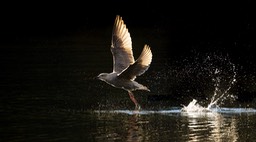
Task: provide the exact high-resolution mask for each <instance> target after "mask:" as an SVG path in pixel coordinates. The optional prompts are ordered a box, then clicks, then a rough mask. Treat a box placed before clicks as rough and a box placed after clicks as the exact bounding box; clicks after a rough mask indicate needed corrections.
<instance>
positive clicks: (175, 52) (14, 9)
mask: <svg viewBox="0 0 256 142" xmlns="http://www.w3.org/2000/svg"><path fill="white" fill-rule="evenodd" d="M1 7H2V8H1V15H0V16H1V17H0V18H1V19H0V20H1V26H0V35H1V43H0V50H1V53H0V55H1V63H2V70H1V72H2V73H1V74H2V75H1V78H2V83H1V84H2V86H5V85H4V84H6V82H7V84H8V83H9V84H11V83H13V82H14V81H15V80H17V78H19V79H20V80H24V79H26V78H27V76H24V77H22V76H23V75H24V74H23V73H24V72H26V69H24V68H21V67H20V66H22V65H23V64H26V65H27V63H28V62H30V63H31V62H32V63H33V61H32V60H35V59H36V56H38V55H40V52H42V51H43V52H42V55H41V56H39V57H40V58H41V57H43V55H45V56H48V52H49V53H50V52H58V49H50V50H49V49H47V54H46V52H45V51H44V50H42V49H40V48H39V49H38V47H45V46H47V45H51V46H53V45H59V44H65V43H66V42H68V41H70V40H69V38H72V37H79V36H83V35H87V36H88V37H93V38H94V39H97V36H99V35H100V36H103V37H104V36H106V37H108V38H109V40H108V41H106V43H109V42H110V34H109V31H111V30H109V29H111V28H112V25H113V21H114V18H115V16H116V15H117V14H119V15H121V16H122V17H123V19H124V20H125V23H126V24H127V26H128V28H129V30H130V32H131V33H132V36H134V37H136V34H135V32H134V33H133V29H136V30H138V29H142V30H143V29H150V30H145V32H144V31H143V32H144V34H145V38H144V39H145V42H147V43H151V45H152V47H157V45H159V43H162V42H165V43H166V44H165V46H161V49H159V50H158V49H152V50H153V52H154V55H158V54H159V55H160V54H163V53H160V52H161V51H164V55H163V56H166V57H172V58H176V59H181V58H184V56H187V57H188V56H191V54H192V53H191V52H192V51H196V52H204V53H209V52H219V53H222V54H228V55H229V56H230V58H231V59H232V61H233V62H234V63H235V64H236V65H238V70H239V76H240V82H238V85H237V86H238V87H237V89H236V91H237V92H239V93H238V94H239V95H240V97H239V100H240V101H242V102H243V101H251V100H252V99H253V98H254V97H255V92H256V87H255V86H256V84H255V69H256V67H255V51H254V50H255V28H256V25H255V22H254V19H255V14H254V9H255V8H254V7H253V4H252V2H251V1H230V2H223V1H207V2H204V1H203V2H202V1H197V2H186V1H180V2H172V1H170V2H168V3H166V2H165V3H164V2H161V1H152V2H150V1H147V2H143V1H142V2H140V1H122V2H120V1H110V2H109V3H106V2H101V1H95V2H90V3H89V2H81V3H75V2H59V3H50V2H36V3H35V2H27V3H26V2H22V3H21V2H18V3H8V4H3V5H1ZM106 31H107V32H106ZM134 31H135V30H134ZM88 33H94V34H92V35H90V34H88ZM140 34H142V33H140ZM65 40H67V41H65ZM35 47H37V48H35ZM159 48H160V47H159ZM86 51H87V50H86ZM88 51H89V49H88ZM30 52H33V54H30ZM35 52H36V54H35ZM94 54H95V53H94ZM31 55H33V57H28V56H31ZM12 56H15V57H12ZM58 56H61V55H58ZM95 56H97V55H95ZM39 57H38V58H39ZM156 57H157V56H156ZM43 59H46V60H43ZM43 59H42V60H40V63H41V64H43V63H44V62H47V63H49V62H53V63H54V64H64V63H65V62H69V61H68V59H69V58H65V57H62V58H60V59H55V58H54V59H48V58H47V57H43ZM30 60H31V61H30ZM36 60H38V59H36ZM156 60H157V59H156ZM81 62H82V61H81ZM48 68H50V67H48ZM17 69H18V70H17ZM19 69H20V70H19ZM21 69H23V70H22V71H21ZM48 77H49V76H47V77H45V78H48ZM50 77H52V76H50ZM45 78H44V79H45ZM57 79H58V78H56V80H57ZM21 82H23V81H21ZM31 82H32V83H33V81H30V83H31ZM239 83H240V84H239Z"/></svg>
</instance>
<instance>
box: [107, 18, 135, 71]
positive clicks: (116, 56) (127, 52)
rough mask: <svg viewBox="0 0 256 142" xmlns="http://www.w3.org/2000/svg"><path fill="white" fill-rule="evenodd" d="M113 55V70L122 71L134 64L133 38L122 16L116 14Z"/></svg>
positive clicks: (112, 46) (112, 43) (112, 42)
mask: <svg viewBox="0 0 256 142" xmlns="http://www.w3.org/2000/svg"><path fill="white" fill-rule="evenodd" d="M111 52H112V55H113V72H117V73H121V72H122V71H123V70H125V69H126V68H127V67H128V66H130V65H131V64H133V63H134V62H135V61H134V57H133V52H132V40H131V36H130V33H129V31H128V29H127V28H126V25H125V24H124V21H123V20H122V17H120V16H119V15H117V16H116V19H115V23H114V27H113V32H112V41H111Z"/></svg>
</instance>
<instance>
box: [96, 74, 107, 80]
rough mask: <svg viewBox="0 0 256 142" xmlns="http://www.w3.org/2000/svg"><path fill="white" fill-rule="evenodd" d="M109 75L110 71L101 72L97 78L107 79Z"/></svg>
mask: <svg viewBox="0 0 256 142" xmlns="http://www.w3.org/2000/svg"><path fill="white" fill-rule="evenodd" d="M107 76H108V73H101V74H99V75H98V76H97V79H99V80H102V81H105V80H106V78H107Z"/></svg>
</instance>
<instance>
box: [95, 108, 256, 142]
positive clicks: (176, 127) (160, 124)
mask: <svg viewBox="0 0 256 142" xmlns="http://www.w3.org/2000/svg"><path fill="white" fill-rule="evenodd" d="M95 115H96V116H97V118H96V119H97V120H98V121H102V122H104V123H101V124H102V126H101V127H98V129H97V132H96V133H95V134H94V135H95V139H96V140H97V141H103V140H104V141H105V140H108V141H112V140H121V141H214V142H216V141H232V142H233V141H247V140H250V137H244V134H246V132H248V128H253V127H254V126H255V123H250V124H248V123H247V124H246V125H245V123H244V122H242V121H241V120H244V119H243V118H250V119H255V118H256V117H255V115H249V114H246V113H244V114H240V115H234V114H221V113H217V112H205V113H202V112H201V113H186V112H181V113H177V111H176V112H174V111H172V112H167V113H163V111H159V112H158V111H155V112H154V113H153V112H152V111H149V113H148V114H146V113H145V111H144V112H143V113H137V112H135V113H134V114H131V113H130V111H128V112H125V111H115V112H113V111H110V112H107V111H96V112H95Z"/></svg>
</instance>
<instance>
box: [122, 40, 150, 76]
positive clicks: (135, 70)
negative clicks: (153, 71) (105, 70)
mask: <svg viewBox="0 0 256 142" xmlns="http://www.w3.org/2000/svg"><path fill="white" fill-rule="evenodd" d="M152 56H153V55H152V52H151V50H150V47H149V46H148V45H145V46H144V48H143V50H142V52H141V54H140V56H139V58H138V59H137V60H136V61H135V63H134V64H132V65H130V66H129V67H128V68H127V69H126V70H124V71H123V72H122V73H121V74H120V75H119V77H122V78H126V79H130V80H134V79H135V78H136V76H140V75H142V74H143V73H144V72H145V71H146V70H147V69H148V68H149V66H150V64H151V61H152Z"/></svg>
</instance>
